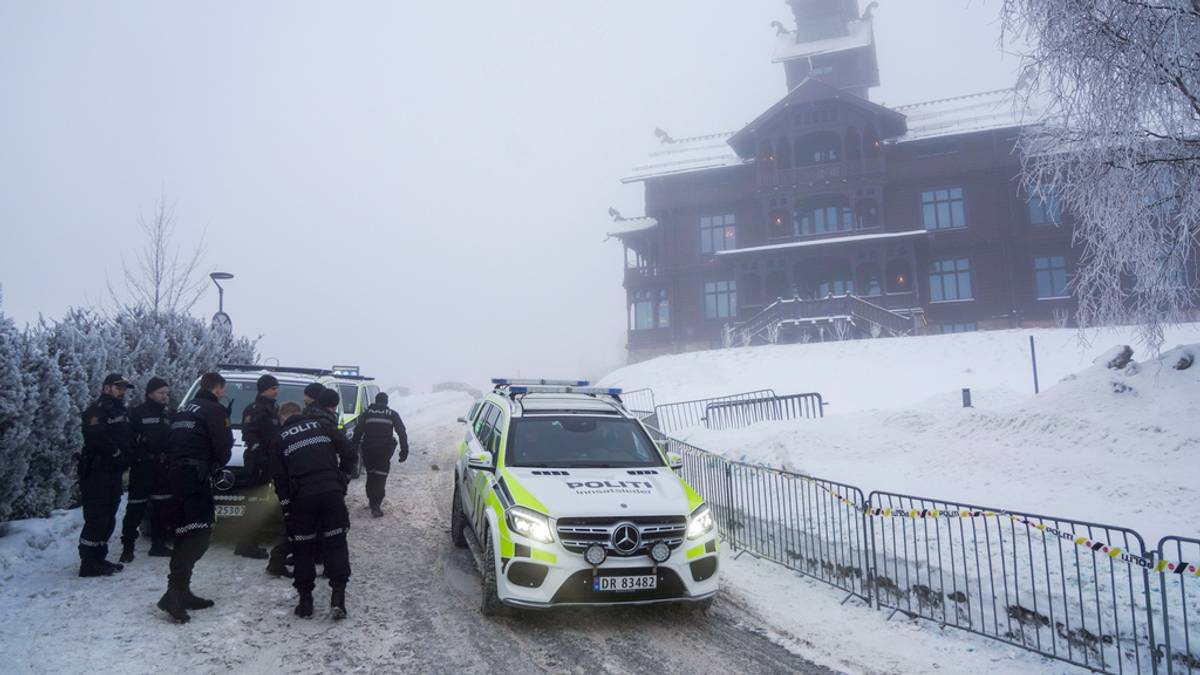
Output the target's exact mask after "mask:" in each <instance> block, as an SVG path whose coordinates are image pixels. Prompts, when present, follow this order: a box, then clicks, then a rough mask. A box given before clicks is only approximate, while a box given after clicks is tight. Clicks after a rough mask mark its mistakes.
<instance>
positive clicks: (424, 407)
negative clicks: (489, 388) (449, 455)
mask: <svg viewBox="0 0 1200 675" xmlns="http://www.w3.org/2000/svg"><path fill="white" fill-rule="evenodd" d="M474 402H475V400H474V399H472V398H471V396H470V395H469V394H464V393H463V392H460V391H441V392H437V393H434V394H414V395H412V396H405V397H402V398H393V399H391V400H390V401H389V405H391V406H392V407H393V408H395V410H396V412H398V413H400V418H401V419H403V420H404V426H405V427H407V428H408V429H409V430H410V431H411V430H413V429H424V428H428V427H435V426H438V425H440V424H445V423H446V421H447V420H449V421H451V422H453V421H454V420H455V419H457V418H458V417H462V416H465V415H466V414H467V413H468V412H470V410H471V404H473V403H474Z"/></svg>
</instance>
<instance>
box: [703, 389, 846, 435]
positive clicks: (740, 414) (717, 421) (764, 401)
mask: <svg viewBox="0 0 1200 675" xmlns="http://www.w3.org/2000/svg"><path fill="white" fill-rule="evenodd" d="M824 416H825V400H824V399H823V398H822V397H821V395H820V394H817V393H811V394H791V395H788V396H773V397H771V398H757V399H750V400H745V401H722V402H718V403H709V404H708V406H707V407H706V408H705V412H704V426H706V427H707V428H709V429H715V430H718V431H720V430H725V429H741V428H742V427H748V426H750V425H751V424H757V423H759V422H767V421H772V422H779V421H783V420H798V419H817V418H821V417H824Z"/></svg>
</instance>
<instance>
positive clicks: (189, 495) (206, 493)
mask: <svg viewBox="0 0 1200 675" xmlns="http://www.w3.org/2000/svg"><path fill="white" fill-rule="evenodd" d="M224 395H225V378H223V377H221V375H220V374H218V373H205V374H204V375H203V376H202V377H201V378H200V392H199V393H197V394H196V397H195V398H194V399H192V401H191V402H189V403H187V404H186V405H184V406H183V407H181V408H180V409H179V412H178V413H176V414H175V418H174V421H173V422H172V423H171V434H170V436H169V440H168V442H169V445H170V447H171V455H170V481H171V493H172V503H173V506H174V510H175V513H176V518H177V521H178V522H177V523H176V527H175V549H174V550H173V551H172V552H171V572H170V575H169V576H168V577H167V592H166V593H164V594H163V596H162V598H161V599H160V600H159V601H158V608H159V609H161V610H163V611H164V612H166V613H167V614H169V615H170V616H171V618H172V619H174V620H175V621H176V622H177V623H186V622H187V621H188V620H189V619H190V618H191V617H189V616H188V613H187V610H189V609H207V608H209V607H212V606H213V601H212V600H205V599H204V598H200V597H197V596H195V595H193V594H192V588H191V584H192V569H193V568H194V567H195V565H196V563H197V562H198V561H199V560H200V558H202V557H204V552H205V551H207V550H208V544H209V541H210V540H211V538H212V526H213V521H214V519H215V512H216V508H215V507H216V503H215V502H214V500H213V493H212V475H213V473H214V472H216V471H218V470H220V469H222V468H224V466H225V465H226V464H228V463H229V457H230V454H231V452H232V450H233V429H232V428H231V426H230V424H229V411H228V410H226V409H225V407H224V406H222V405H221V403H220V399H221V397H222V396H224Z"/></svg>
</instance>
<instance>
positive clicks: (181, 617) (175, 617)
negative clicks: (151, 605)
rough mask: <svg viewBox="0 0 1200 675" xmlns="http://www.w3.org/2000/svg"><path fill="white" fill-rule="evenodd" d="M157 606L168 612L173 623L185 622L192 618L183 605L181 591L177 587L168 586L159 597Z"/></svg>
mask: <svg viewBox="0 0 1200 675" xmlns="http://www.w3.org/2000/svg"><path fill="white" fill-rule="evenodd" d="M158 608H159V609H161V610H162V611H164V612H166V613H167V614H169V615H170V616H171V620H172V621H174V622H175V623H187V622H188V621H191V620H192V617H190V616H188V613H187V608H186V607H185V606H184V601H183V592H182V591H181V590H180V589H178V588H168V589H167V592H166V593H164V594H163V596H162V598H160V599H159V601H158Z"/></svg>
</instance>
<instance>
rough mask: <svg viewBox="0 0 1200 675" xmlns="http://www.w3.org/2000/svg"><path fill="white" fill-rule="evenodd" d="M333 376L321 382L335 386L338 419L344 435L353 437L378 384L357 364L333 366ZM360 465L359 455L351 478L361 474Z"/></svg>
mask: <svg viewBox="0 0 1200 675" xmlns="http://www.w3.org/2000/svg"><path fill="white" fill-rule="evenodd" d="M333 377H334V380H333V382H332V383H330V382H322V384H324V385H325V386H327V387H329V386H333V387H336V388H337V392H338V396H339V397H340V398H341V414H340V416H339V417H338V419H339V420H340V424H341V426H342V429H343V430H344V431H345V432H346V436H347V437H348V438H353V437H354V427H355V425H357V424H358V418H359V416H360V415H362V414H363V411H365V410H366V409H367V406H369V405H371V404H372V403H374V402H375V395H376V394H378V393H379V385H377V384H375V378H373V377H366V376H365V375H363V374H362V372H361V370H360V368H359V367H358V366H334V367H333ZM362 465H363V463H362V457H361V456H360V457H359V458H358V462H357V463H356V464H355V466H354V475H353V476H351V478H358V477H359V476H360V475H361V474H362Z"/></svg>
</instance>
